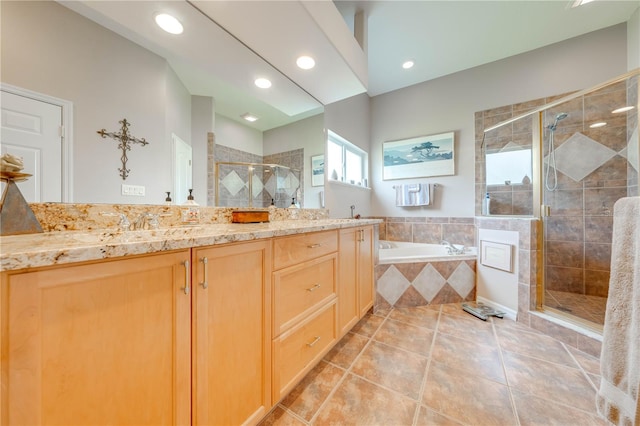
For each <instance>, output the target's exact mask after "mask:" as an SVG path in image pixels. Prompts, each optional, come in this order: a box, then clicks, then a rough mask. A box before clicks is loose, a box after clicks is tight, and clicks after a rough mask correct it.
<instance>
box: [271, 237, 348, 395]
mask: <svg viewBox="0 0 640 426" xmlns="http://www.w3.org/2000/svg"><path fill="white" fill-rule="evenodd" d="M273 247H274V272H273V318H274V320H273V368H272V371H273V402H274V403H275V402H277V401H278V400H280V399H281V398H282V397H283V396H285V395H286V394H287V392H289V391H290V390H291V389H292V388H293V387H294V386H295V385H296V384H297V383H298V382H299V381H300V380H301V379H302V378H303V377H304V375H305V374H306V373H307V372H308V371H309V370H310V369H311V368H313V366H314V365H315V364H317V363H318V362H319V361H320V359H321V358H322V357H323V356H324V355H325V354H326V353H327V352H328V351H329V350H330V349H331V348H332V347H333V345H335V343H336V342H337V288H336V284H337V274H338V254H337V250H338V232H337V231H324V232H316V233H310V234H302V235H296V236H291V237H283V238H276V239H274V242H273Z"/></svg>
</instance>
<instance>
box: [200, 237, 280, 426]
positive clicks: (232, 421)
mask: <svg viewBox="0 0 640 426" xmlns="http://www.w3.org/2000/svg"><path fill="white" fill-rule="evenodd" d="M270 251H271V242H270V241H269V240H261V241H255V242H250V243H240V244H233V245H222V246H214V247H211V248H197V249H193V262H194V264H195V265H196V266H195V271H196V274H195V280H194V292H193V293H194V294H193V390H194V395H195V398H194V405H193V419H192V420H193V424H194V425H240V424H256V423H258V421H259V420H260V419H261V418H262V417H263V416H264V415H266V414H267V412H268V411H269V410H270V409H271V310H270V307H271V293H270V288H271V285H270V279H271V276H270V275H271V269H270V262H271V259H270V257H271V256H270Z"/></svg>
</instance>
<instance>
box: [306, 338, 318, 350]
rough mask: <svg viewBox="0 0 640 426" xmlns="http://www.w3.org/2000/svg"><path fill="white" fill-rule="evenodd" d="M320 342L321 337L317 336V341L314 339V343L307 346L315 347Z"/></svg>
mask: <svg viewBox="0 0 640 426" xmlns="http://www.w3.org/2000/svg"><path fill="white" fill-rule="evenodd" d="M319 341H320V336H316V338H315V339H313V342H311V343H307V346H309V347H310V348H312V347H314V346H315V344H316V343H318V342H319Z"/></svg>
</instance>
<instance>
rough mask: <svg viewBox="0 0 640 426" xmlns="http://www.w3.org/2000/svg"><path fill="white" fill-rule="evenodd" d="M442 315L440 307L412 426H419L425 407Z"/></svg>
mask: <svg viewBox="0 0 640 426" xmlns="http://www.w3.org/2000/svg"><path fill="white" fill-rule="evenodd" d="M441 314H442V306H440V308H439V309H438V319H437V320H436V329H435V330H433V337H432V338H431V347H430V348H429V357H428V358H427V365H426V367H425V370H424V377H423V378H422V383H421V384H420V390H419V391H418V405H417V407H416V412H415V413H413V423H412V426H418V417H419V416H420V407H421V406H422V405H423V404H422V398H423V396H424V391H425V389H426V387H427V377H428V375H429V368H430V367H431V355H432V353H433V347H434V346H435V344H436V336H437V335H438V326H439V325H440V316H441ZM425 407H426V405H425Z"/></svg>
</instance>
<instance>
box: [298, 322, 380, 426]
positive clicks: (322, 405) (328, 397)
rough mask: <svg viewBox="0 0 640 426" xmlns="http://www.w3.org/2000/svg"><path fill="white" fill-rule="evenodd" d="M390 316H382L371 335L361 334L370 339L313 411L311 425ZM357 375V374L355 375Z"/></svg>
mask: <svg viewBox="0 0 640 426" xmlns="http://www.w3.org/2000/svg"><path fill="white" fill-rule="evenodd" d="M371 315H372V316H373V315H374V314H371ZM388 316H389V315H388V314H387V316H385V317H381V318H383V320H382V322H381V323H380V325H378V328H377V329H376V330H375V331H374V332H373V334H371V336H364V335H363V334H360V335H361V336H364V337H367V339H368V341H367V343H366V344H365V345H364V346H363V347H362V349H361V350H360V352H358V355H356V357H355V358H354V359H353V361H351V364H350V365H349V368H347V369H345V372H344V373H343V374H342V377H341V378H340V380H338V383H336V384H335V386H334V387H333V389H331V392H329V394H328V395H327V397H326V398H325V399H324V401H322V404H320V406H319V407H318V409H317V410H316V412H315V413H313V416H311V419H310V420H309V423H308V424H309V425H313V424H314V423H315V421H316V420H317V418H318V415H319V414H320V413H321V412H322V409H323V408H324V407H325V406H326V405H327V404H328V403H329V401H330V400H331V398H332V397H333V395H335V393H336V392H337V391H338V388H340V386H341V385H342V383H344V381H345V380H346V378H347V376H348V375H349V374H351V370H352V369H353V366H354V365H355V364H356V362H357V361H358V359H359V358H360V357H361V356H362V354H363V353H364V351H365V350H366V349H367V348H368V347H369V346H370V345H371V341H372V340H373V336H375V335H376V333H377V332H378V330H380V328H381V327H382V325H383V324H384V323H385V322H386V321H387V318H388ZM356 334H358V333H356ZM345 336H346V334H345ZM343 337H344V336H343ZM341 339H342V338H341ZM325 356H326V355H325ZM355 376H357V375H355ZM357 377H360V376H357Z"/></svg>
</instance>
